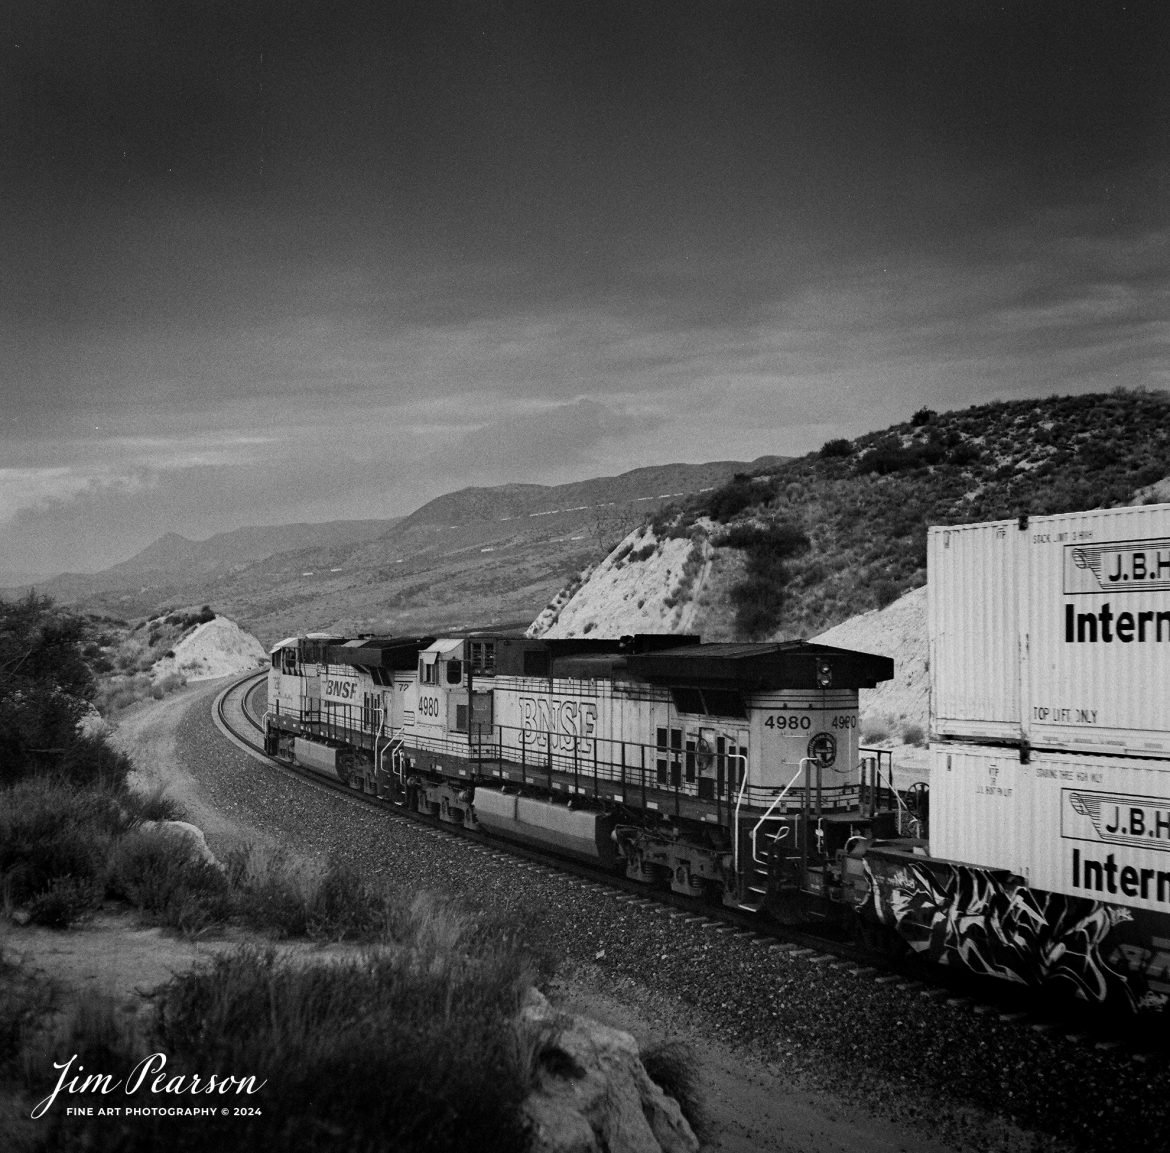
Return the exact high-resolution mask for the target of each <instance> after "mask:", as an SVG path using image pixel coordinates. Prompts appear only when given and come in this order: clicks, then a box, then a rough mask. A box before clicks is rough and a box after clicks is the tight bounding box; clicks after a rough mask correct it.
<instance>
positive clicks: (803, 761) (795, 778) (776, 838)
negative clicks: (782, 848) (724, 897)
mask: <svg viewBox="0 0 1170 1153" xmlns="http://www.w3.org/2000/svg"><path fill="white" fill-rule="evenodd" d="M812 763H813V761H812V758H811V757H801V758H800V767H799V768H798V769H797V770H796V772H795V774H793V777H792V780H790V781H789V782H788V784H786V785H785V786H784V789H783V791H782V792H781V793H780V794H779V796H777V798H776V799H775V800H774V801H773V802H772V803H771V804H770V805H769V806H768V811H767V812H766V813H764V815H763V816H762V817H761V818H760V819H759V820H758V821H757V822H756V823H755V825H754V826H753V827H752V832H751V842H752V860H753V861H755V863H756V864H757V865H766V864H767V863H768V862H767V860H766V859H761V857H760V855H759V853H758V852H757V851H756V834H757V833H758V832H759V831H760V826H761V825H762V824H763V823H764V822H765V821H766V820H767V819H768V818H769V817H770V816H771V815H772V813H773V812H774V811H775V809H776V806H777V805H778V804H779V803H780V802H781V801H782V800H784V798H785V797H786V796H787V795H788V791H789V790H790V789H791V788H792V786H793V785H795V784H796V782H797V781H798V780H799V779H800V775H801V773H803V772H804V767H805V765H806V764H808V765H811V764H812ZM786 836H788V826H787V825H784V826H782V827H781V829H780V831H779V832H778V833H776V835H775V836H774V837H773V838H772V840H773V842H775V841H782V840H783V839H784V838H785V837H786Z"/></svg>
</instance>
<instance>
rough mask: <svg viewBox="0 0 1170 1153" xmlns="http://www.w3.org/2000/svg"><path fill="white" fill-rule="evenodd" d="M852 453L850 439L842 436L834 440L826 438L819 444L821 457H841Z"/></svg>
mask: <svg viewBox="0 0 1170 1153" xmlns="http://www.w3.org/2000/svg"><path fill="white" fill-rule="evenodd" d="M852 455H853V443H852V441H848V440H845V439H844V437H838V438H837V439H836V440H827V441H825V443H824V444H823V445H821V456H823V457H829V458H832V457H842V456H852Z"/></svg>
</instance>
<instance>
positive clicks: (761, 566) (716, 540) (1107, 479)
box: [542, 390, 1170, 640]
mask: <svg viewBox="0 0 1170 1153" xmlns="http://www.w3.org/2000/svg"><path fill="white" fill-rule="evenodd" d="M1168 474H1170V397H1168V396H1167V394H1165V393H1143V392H1128V391H1124V390H1118V391H1115V392H1112V393H1108V394H1092V395H1085V396H1076V397H1059V396H1057V397H1049V398H1047V399H1045V400H1029V401H1013V402H1009V403H996V404H989V405H982V406H980V407H977V408H969V409H964V410H961V411H956V412H949V413H943V414H939V413H935V412H932V411H930V410H928V409H923V410H921V411H920V412H917V413H915V414H914V415H913V417H912V418H911V419H910V420H908V421H907V422H905V423H904V424H899V425H895V426H893V427H892V428H888V429H885V430H883V431H881V432H873V433H868V434H867V435H865V436H861V437H858V438H857V439H856V440H853V441H847V440H835V441H830V442H828V443H827V444H825V445H824V446H823V447H822V448H821V449H820V450H819V451H818V452H815V453H810V454H809V455H808V456H805V457H802V458H801V459H799V460H792V461H786V462H784V463H782V464H780V465H777V466H770V467H767V468H763V469H755V470H752V471H751V472H743V473H740V474H739V475H737V476H736V477H734V478H732V480H730V481H729V482H728V483H727V484H724V485H721V486H719V487H718V488H716V489H714V490H712V491H710V492H706V493H702V494H699V495H698V496H696V497H693V498H691V499H689V500H686V501H682V502H677V503H676V504H674V505H672V506H670V507H667V508H664V509H662V510H660V511H659V512H658V513H657V514H656V515H655V517H654V518H653V520H652V522H651V530H652V532H653V534H654V537H653V539H654V540H655V541H656V542H658V544H659V547H660V548H661V547H665V542H669V541H677V540H682V541H687V542H690V543H689V544H688V545H687V546H685V547H686V549H687V550H688V555H689V550H696V555H697V550H699V549H700V548H701V549H702V550H703V555H704V556H705V558H706V559H705V561H704V564H705V568H704V579H703V580H701V581H696V582H694V583H693V584H692V585H691V586H690V587H689V588H688V589H687V591H686V595H687V596H689V597H690V598H691V599H692V600H694V601H695V604H694V611H693V613H691V614H690V615H689V616H688V622H689V623H688V628H689V629H691V630H693V631H699V632H701V633H702V634H703V635H704V636H705V637H706V638H708V639H712V640H714V639H725V638H726V639H731V638H739V639H745V638H786V637H797V636H806V637H807V636H814V635H816V634H818V633H823V632H824V631H825V630H826V629H830V628H833V627H834V626H836V625H839V624H841V623H842V622H844V621H846V620H847V619H849V618H850V617H853V616H856V615H857V614H859V613H862V612H865V611H867V610H871V609H877V608H882V607H884V606H886V605H889V604H892V603H893V602H894V601H895V600H897V599H898V598H899V597H901V596H902V595H904V594H905V593H907V592H910V591H911V590H913V589H915V588H918V587H920V586H922V585H923V584H925V581H926V530H927V527H928V526H929V525H934V524H960V523H969V522H972V521H981V520H992V519H998V518H1003V517H1014V516H1017V515H1019V514H1020V513H1024V512H1027V513H1030V514H1032V515H1040V514H1044V513H1059V512H1070V511H1075V510H1078V509H1085V508H1095V507H1101V506H1118V505H1124V504H1130V503H1134V502H1135V501H1140V500H1143V499H1151V498H1152V495H1153V497H1156V494H1157V492H1158V491H1160V490H1159V489H1158V488H1157V484H1158V482H1159V481H1160V480H1161V479H1162V478H1164V477H1166V476H1167V475H1168ZM1151 494H1152V495H1151ZM636 539H640V538H636V537H634V536H631V537H629V538H627V540H626V541H625V542H624V543H623V545H622V546H621V547H622V548H623V549H624V548H626V546H627V545H629V544H631V543H633V542H634V541H635V540H636ZM671 547H677V546H671ZM619 551H620V550H619ZM643 554H644V555H643ZM658 563H659V562H658V561H657V559H656V554H655V552H654V551H653V550H650V551H648V552H645V553H644V550H642V549H641V548H638V549H637V551H631V552H629V553H628V554H627V557H626V565H625V570H624V571H625V576H624V578H623V579H624V588H618V587H616V586H615V584H614V582H613V580H612V579H610V577H611V574H612V572H613V569H614V568H615V567H617V558H616V554H611V556H610V558H608V559H607V561H606V562H604V563H603V564H601V565H598V566H597V569H596V570H595V572H594V573H593V574H592V575H591V577H590V579H589V580H586V581H582V582H581V583H580V587H578V588H576V589H575V590H574V592H573V595H572V597H571V598H562V599H563V600H564V604H563V606H562V608H561V610H560V617H561V619H562V620H564V621H566V622H570V623H568V624H567V625H566V626H565V627H567V628H573V629H575V628H576V627H577V624H576V622H584V621H588V620H589V619H591V618H592V617H597V616H598V614H599V612H600V609H598V610H597V611H596V612H592V613H591V611H590V608H589V605H590V604H591V603H593V602H596V603H597V604H598V605H609V604H611V603H612V602H613V601H614V599H615V598H617V599H618V600H619V601H623V602H624V603H626V604H633V605H637V606H638V612H639V613H640V614H642V615H641V617H639V618H637V619H643V618H645V617H646V614H647V612H648V606H653V605H654V604H655V603H657V605H658V608H659V610H661V611H660V613H659V616H660V619H662V620H664V621H667V622H669V619H670V618H669V615H668V614H667V613H666V608H667V606H666V604H665V602H666V599H667V597H674V598H676V599H677V597H678V595H679V593H678V592H677V590H663V589H662V588H661V587H660V585H661V581H659V580H658V579H657V577H656V576H653V575H651V574H652V573H653V572H654V571H655V570H654V568H653V567H649V568H640V567H639V565H642V566H646V565H650V566H655V565H657V564H658ZM675 607H677V606H675ZM675 615H676V616H678V614H677V613H676V614H675ZM629 619H630V620H631V621H632V620H634V619H635V618H634V617H633V616H631V617H630V618H629ZM542 627H543V628H544V629H550V628H553V627H554V625H553V623H552V622H551V621H549V620H547V619H546V620H545V621H544V622H543V623H542ZM612 627H615V628H619V629H620V621H619V620H614V622H613V626H612ZM621 631H629V630H628V629H627V630H621Z"/></svg>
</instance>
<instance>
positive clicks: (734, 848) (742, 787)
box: [726, 753, 748, 877]
mask: <svg viewBox="0 0 1170 1153" xmlns="http://www.w3.org/2000/svg"><path fill="white" fill-rule="evenodd" d="M726 755H727V758H728V759H729V760H738V761H743V778H742V779H741V780H740V782H739V795H738V796H737V797H736V798H735V820H734V821H733V822H732V825H731V868H732V871H733V872H734V873H735V875H736V876H737V877H738V876H739V813H740V810H741V809H742V808H743V795H744V793H745V792H746V791H747V787H748V767H747V757H746V756H744V755H743V754H742V753H728V754H726Z"/></svg>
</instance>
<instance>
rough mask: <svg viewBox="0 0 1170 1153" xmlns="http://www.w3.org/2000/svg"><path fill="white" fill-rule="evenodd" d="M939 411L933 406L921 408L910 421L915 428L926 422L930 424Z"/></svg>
mask: <svg viewBox="0 0 1170 1153" xmlns="http://www.w3.org/2000/svg"><path fill="white" fill-rule="evenodd" d="M936 416H938V413H937V412H935V411H934V409H933V408H920V409H919V410H918V411H917V412H916V413H915V414H914V415H913V416H912V417H911V418H910V423H911V424H912V425H913V426H914V427H915V428H921V426H922V425H924V424H930V423H931V421H933V420H934V418H935V417H936Z"/></svg>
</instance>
